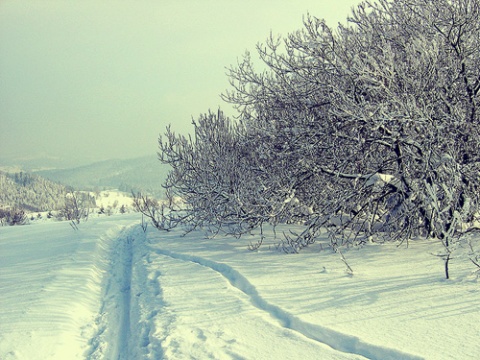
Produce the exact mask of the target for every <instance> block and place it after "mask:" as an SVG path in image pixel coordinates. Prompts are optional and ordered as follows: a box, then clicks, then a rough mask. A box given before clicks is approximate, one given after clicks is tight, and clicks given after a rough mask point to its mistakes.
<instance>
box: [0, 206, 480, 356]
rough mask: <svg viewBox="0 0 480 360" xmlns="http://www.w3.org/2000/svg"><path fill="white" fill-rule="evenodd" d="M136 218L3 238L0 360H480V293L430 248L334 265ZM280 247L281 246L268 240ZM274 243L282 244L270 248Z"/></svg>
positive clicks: (373, 250) (10, 232)
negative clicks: (448, 276) (445, 268)
mask: <svg viewBox="0 0 480 360" xmlns="http://www.w3.org/2000/svg"><path fill="white" fill-rule="evenodd" d="M139 223H140V220H139V219H138V215H137V214H127V215H118V216H111V217H98V218H91V219H90V220H89V221H88V222H86V223H82V224H80V226H79V230H77V231H74V230H73V229H72V228H71V227H70V226H69V225H68V223H67V222H43V223H42V222H39V223H35V224H34V225H30V226H23V227H2V228H0V294H1V296H0V309H1V311H0V359H2V360H8V359H29V360H30V359H162V358H164V359H191V358H194V359H365V358H368V359H421V358H426V359H476V358H477V355H478V354H479V352H480V342H479V341H478V339H479V336H480V312H479V310H480V309H479V306H480V304H479V295H480V289H479V286H478V282H477V280H476V279H475V278H474V277H471V276H470V275H469V274H470V273H471V270H472V268H471V265H469V264H468V263H463V262H462V263H460V262H458V263H453V264H452V275H453V277H454V279H453V280H451V281H445V280H443V274H442V266H441V262H440V260H439V259H438V258H437V257H434V256H432V255H431V254H430V252H429V251H430V250H429V249H430V247H429V248H428V249H427V246H426V244H425V243H419V244H413V245H411V246H410V247H409V248H408V249H407V248H405V247H400V248H396V247H395V246H393V245H383V246H381V245H372V246H369V247H366V248H363V249H359V250H350V251H347V252H346V254H345V255H346V256H347V258H348V260H349V262H350V265H351V266H352V267H353V269H354V275H353V276H350V275H348V274H347V273H346V272H345V269H344V265H343V263H342V262H341V261H340V260H339V259H338V256H337V255H335V254H332V253H330V252H329V251H328V250H323V251H320V245H319V244H317V245H314V246H313V247H312V248H311V249H309V250H308V251H307V252H305V253H303V254H301V255H285V254H283V253H279V252H277V251H275V250H272V249H269V246H268V241H267V245H266V246H265V247H263V248H261V249H260V251H258V252H250V251H248V250H247V248H246V245H247V244H248V242H249V241H250V240H255V237H254V236H252V238H250V239H248V238H245V239H241V240H236V239H228V238H227V239H225V238H220V237H219V238H216V239H208V240H207V239H204V238H203V236H202V234H201V233H191V234H189V235H187V236H185V237H182V236H181V235H182V233H181V231H179V230H178V231H172V232H169V233H166V232H158V231H156V230H155V229H152V228H151V227H150V228H149V229H148V230H147V232H146V233H144V232H143V231H142V229H141V227H140V225H139ZM272 241H273V240H272ZM272 244H273V242H272Z"/></svg>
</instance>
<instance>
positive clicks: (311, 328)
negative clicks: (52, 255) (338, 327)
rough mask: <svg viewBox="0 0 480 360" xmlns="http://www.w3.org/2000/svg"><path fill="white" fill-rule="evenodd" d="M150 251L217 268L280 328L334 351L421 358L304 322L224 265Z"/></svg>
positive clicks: (377, 358)
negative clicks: (273, 319)
mask: <svg viewBox="0 0 480 360" xmlns="http://www.w3.org/2000/svg"><path fill="white" fill-rule="evenodd" d="M153 251H155V252H156V253H157V254H160V255H164V256H168V257H170V258H172V259H177V260H181V261H187V262H192V263H195V264H198V265H201V266H204V267H207V268H210V269H212V270H213V271H216V272H217V273H219V274H220V275H221V276H223V277H224V278H225V279H226V280H227V281H228V282H229V283H230V284H231V285H232V286H233V287H235V288H237V289H238V290H240V291H241V292H243V293H244V294H245V295H247V296H248V297H249V298H250V302H251V303H252V305H253V306H255V307H256V308H258V309H260V310H262V311H265V312H267V313H268V314H270V315H271V316H272V317H273V318H275V319H277V320H278V321H279V322H280V324H281V325H282V326H283V327H285V328H287V329H290V330H293V331H296V332H297V333H300V334H302V335H303V336H305V337H307V338H309V339H312V340H314V341H318V342H320V343H323V344H325V345H328V346H330V347H331V348H333V349H335V350H337V351H341V352H344V353H350V354H355V355H361V356H364V357H366V358H368V359H372V360H390V359H391V360H395V359H402V360H420V359H423V358H422V357H419V356H415V355H411V354H408V353H405V352H402V351H399V350H396V349H391V348H387V347H382V346H378V345H373V344H369V343H366V342H364V341H362V340H361V339H360V338H358V337H356V336H352V335H348V334H344V333H341V332H338V331H335V330H331V329H328V328H326V327H323V326H321V325H316V324H311V323H308V322H305V321H303V320H301V319H299V318H298V317H296V316H294V315H292V314H290V313H288V312H287V311H285V310H283V309H282V308H280V307H279V306H276V305H273V304H270V303H269V302H267V301H266V300H265V299H263V298H262V297H261V296H260V294H259V293H258V291H257V289H256V288H255V286H253V285H252V284H251V283H250V282H249V281H248V280H247V278H245V277H244V276H243V275H242V274H240V273H239V272H238V271H236V270H235V269H233V268H232V267H230V266H228V265H226V264H223V263H218V262H215V261H212V260H208V259H205V258H202V257H199V256H193V255H187V254H179V253H175V252H172V251H169V250H163V249H154V250H153Z"/></svg>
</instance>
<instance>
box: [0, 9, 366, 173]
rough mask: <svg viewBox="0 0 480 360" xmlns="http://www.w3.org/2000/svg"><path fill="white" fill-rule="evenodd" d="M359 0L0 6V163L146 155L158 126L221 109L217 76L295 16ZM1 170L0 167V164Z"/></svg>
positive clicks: (295, 21)
mask: <svg viewBox="0 0 480 360" xmlns="http://www.w3.org/2000/svg"><path fill="white" fill-rule="evenodd" d="M358 3H359V0H336V1H332V0H291V1H286V0H269V1H262V0H254V1H253V0H196V1H194V0H156V1H154V0H151V1H122V0H117V1H105V0H102V1H99V0H92V1H88V0H82V1H77V0H50V1H48V0H31V1H26V0H1V1H0V158H5V157H8V158H12V157H19V158H20V157H29V156H39V155H48V156H60V157H68V158H72V165H73V163H74V161H76V160H77V159H83V160H84V159H87V158H88V159H92V160H104V159H109V158H133V157H136V156H143V155H147V154H155V153H156V151H157V139H158V135H159V134H160V133H163V132H164V129H165V127H166V126H167V125H168V124H169V123H171V124H172V127H173V128H174V129H175V130H177V131H178V132H181V133H187V132H189V131H191V129H192V128H191V125H190V124H191V119H192V117H194V118H197V117H198V115H199V114H200V113H204V112H207V111H208V109H212V110H216V109H218V107H219V106H220V107H221V108H223V109H225V110H226V111H227V113H228V112H230V113H232V110H230V109H231V107H230V105H228V104H225V103H223V101H222V100H221V99H220V94H221V93H222V92H224V91H225V90H226V89H228V88H229V84H228V78H227V76H226V75H225V73H226V67H229V66H230V65H232V64H236V63H237V59H240V58H241V57H242V56H243V54H244V53H245V51H246V50H249V51H251V52H252V53H254V52H255V45H256V44H257V43H258V42H263V41H264V40H265V39H266V38H267V37H268V35H269V33H270V31H272V33H273V34H274V35H277V34H281V35H287V34H288V33H289V32H292V31H295V30H298V29H300V28H301V27H302V15H305V14H306V13H307V12H309V13H310V14H311V15H313V16H316V17H319V18H324V19H326V20H327V23H328V24H330V25H334V26H336V24H337V22H338V21H342V22H343V21H345V19H346V17H347V16H348V15H349V13H350V11H351V8H352V6H355V5H356V4H358ZM0 165H1V164H0Z"/></svg>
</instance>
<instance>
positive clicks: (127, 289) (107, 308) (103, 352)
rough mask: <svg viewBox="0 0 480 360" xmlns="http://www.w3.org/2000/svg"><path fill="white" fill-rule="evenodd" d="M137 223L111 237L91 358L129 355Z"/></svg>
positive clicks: (124, 357) (111, 357)
mask: <svg viewBox="0 0 480 360" xmlns="http://www.w3.org/2000/svg"><path fill="white" fill-rule="evenodd" d="M136 232H137V231H136V225H135V226H128V227H125V228H123V230H122V231H121V232H120V233H119V234H118V236H117V237H116V238H114V239H111V241H112V244H111V246H112V248H111V250H110V255H109V258H110V265H109V268H108V270H107V271H106V273H105V276H106V278H105V279H104V284H105V285H104V286H105V289H104V292H103V294H102V299H101V307H100V312H99V315H98V317H97V326H98V331H97V333H96V334H95V336H94V337H93V338H92V339H91V340H90V344H91V351H90V354H89V355H88V359H92V360H94V359H115V360H117V359H118V360H123V359H129V352H130V349H129V343H130V341H129V340H130V327H131V321H130V317H131V316H130V312H131V297H132V294H131V287H132V265H133V248H134V241H135V234H136Z"/></svg>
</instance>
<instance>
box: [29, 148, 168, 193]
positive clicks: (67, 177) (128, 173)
mask: <svg viewBox="0 0 480 360" xmlns="http://www.w3.org/2000/svg"><path fill="white" fill-rule="evenodd" d="M168 171H169V167H168V166H166V165H163V164H162V163H161V162H160V161H159V160H158V159H157V158H156V156H145V157H140V158H135V159H128V160H105V161H100V162H96V163H93V164H90V165H85V166H80V167H76V168H71V169H54V170H40V171H35V174H38V175H40V176H42V177H45V178H47V179H50V180H53V181H56V182H60V183H62V184H65V185H69V186H73V187H74V188H75V189H77V190H104V189H119V190H121V191H126V192H130V191H132V190H134V191H145V192H148V193H150V194H152V195H157V196H161V195H162V194H163V193H164V190H163V188H162V186H161V185H162V184H163V182H164V180H165V178H166V176H167V173H168Z"/></svg>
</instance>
